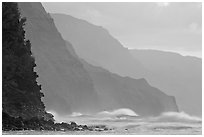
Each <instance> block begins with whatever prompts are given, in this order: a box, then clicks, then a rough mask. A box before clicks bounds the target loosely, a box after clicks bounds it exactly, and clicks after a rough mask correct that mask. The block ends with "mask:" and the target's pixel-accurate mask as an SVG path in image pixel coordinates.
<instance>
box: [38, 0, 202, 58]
mask: <svg viewBox="0 0 204 137" xmlns="http://www.w3.org/2000/svg"><path fill="white" fill-rule="evenodd" d="M42 4H43V6H44V7H45V9H46V11H47V12H49V13H64V14H67V15H71V16H73V17H76V18H80V19H84V20H86V21H88V22H90V23H92V24H95V25H98V26H102V27H103V28H106V29H107V30H108V31H109V33H110V34H111V35H112V36H113V37H115V38H116V39H118V40H119V41H120V42H121V43H122V44H123V46H124V47H127V48H129V49H135V48H136V49H156V50H164V51H172V52H177V53H180V54H182V55H190V56H197V57H202V3H198V2H186V3H184V2H174V3H173V2H163V3H162V2H145V3H142V2H133V3H130V2H128V3H124V2H123V3H120V2H108V3H100V2H96V3H91V2H87V3H83V2H76V3H75V2H66V3H65V2H59V3H52V2H49V3H42Z"/></svg>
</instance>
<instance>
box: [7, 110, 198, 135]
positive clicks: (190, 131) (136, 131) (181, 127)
mask: <svg viewBox="0 0 204 137" xmlns="http://www.w3.org/2000/svg"><path fill="white" fill-rule="evenodd" d="M50 112H51V113H52V114H54V118H55V120H56V122H68V123H69V122H71V121H74V122H76V123H77V124H80V125H87V126H95V125H105V126H107V127H108V128H109V129H110V130H107V131H66V132H63V131H9V132H3V134H5V135H6V134H15V135H21V134H22V135H25V134H27V135H89V134H90V135H202V118H200V117H196V116H190V115H188V114H186V113H185V112H165V113H162V114H161V115H159V116H156V117H155V116H152V117H151V116H148V117H144V116H139V115H138V114H136V113H135V112H134V111H132V110H131V109H128V108H121V109H116V110H112V111H102V112H99V113H97V114H92V115H90V114H82V113H79V112H74V113H72V114H71V115H67V116H63V117H61V116H59V115H58V114H57V113H55V112H53V111H50Z"/></svg>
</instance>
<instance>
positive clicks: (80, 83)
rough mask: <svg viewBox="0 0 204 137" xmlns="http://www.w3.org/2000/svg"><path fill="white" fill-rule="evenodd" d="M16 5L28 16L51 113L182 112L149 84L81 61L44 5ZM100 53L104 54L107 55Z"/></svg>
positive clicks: (27, 27) (39, 79) (28, 28)
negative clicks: (126, 109) (119, 109)
mask: <svg viewBox="0 0 204 137" xmlns="http://www.w3.org/2000/svg"><path fill="white" fill-rule="evenodd" d="M18 4H19V7H20V11H21V14H22V16H23V17H26V18H27V23H26V26H25V29H26V37H27V38H28V39H30V41H31V44H32V49H31V50H32V52H33V56H34V57H35V60H36V64H37V67H36V71H37V73H38V74H39V78H38V82H39V83H40V84H41V85H42V92H43V93H44V94H45V97H44V99H43V101H44V103H45V106H46V109H47V110H50V111H51V110H52V111H55V112H56V113H58V114H60V115H67V114H71V113H72V112H80V113H96V112H99V111H103V110H104V109H105V110H112V109H117V108H122V107H126V108H130V109H132V110H134V111H135V112H136V113H138V114H140V115H158V114H160V113H162V112H164V111H178V108H177V105H176V102H175V99H174V98H173V97H171V96H167V95H166V94H164V93H162V92H161V91H160V90H158V89H156V88H154V87H152V86H150V85H149V84H148V83H147V81H146V80H144V79H138V80H137V79H132V78H128V77H121V76H118V75H116V74H113V73H111V72H108V71H107V70H105V69H102V68H100V67H95V66H93V65H90V64H89V63H87V62H85V61H83V60H82V59H80V58H78V56H77V55H76V54H74V51H75V49H73V47H72V45H73V46H75V45H74V43H72V42H71V43H72V44H70V43H69V42H65V41H64V40H63V39H62V36H61V35H60V33H59V32H58V30H57V29H56V27H55V24H54V21H53V19H52V18H51V17H50V15H49V14H47V13H46V11H45V10H44V8H43V6H42V5H41V4H40V3H18ZM73 28H75V27H73ZM85 49H86V50H90V49H89V48H85ZM127 52H128V51H127ZM100 54H101V55H103V56H104V57H105V56H106V54H104V53H103V52H101V53H100ZM121 55H122V54H121ZM128 56H129V55H128ZM93 59H94V58H93ZM133 61H134V60H133ZM107 62H108V60H107ZM118 63H120V62H118ZM104 64H105V62H104ZM107 64H108V63H107ZM109 65H110V63H109ZM112 65H114V64H112ZM116 66H117V65H116ZM124 68H125V66H124Z"/></svg>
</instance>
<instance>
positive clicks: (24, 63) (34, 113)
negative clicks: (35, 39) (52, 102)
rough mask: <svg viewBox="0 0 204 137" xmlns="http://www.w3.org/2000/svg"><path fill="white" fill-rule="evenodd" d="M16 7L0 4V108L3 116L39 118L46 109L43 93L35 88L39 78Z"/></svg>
mask: <svg viewBox="0 0 204 137" xmlns="http://www.w3.org/2000/svg"><path fill="white" fill-rule="evenodd" d="M25 21H26V19H25V18H21V16H20V13H19V11H18V5H17V3H12V2H3V3H2V107H3V112H4V113H7V114H9V115H10V116H13V117H22V118H24V119H27V118H31V117H41V116H43V115H44V114H45V106H44V104H43V102H42V101H41V97H42V96H43V93H41V92H40V90H41V86H40V85H38V84H37V82H36V78H37V77H38V75H37V74H36V72H34V67H35V66H36V64H35V60H34V58H33V57H32V53H31V44H30V41H29V40H25V31H24V28H23V26H24V24H25Z"/></svg>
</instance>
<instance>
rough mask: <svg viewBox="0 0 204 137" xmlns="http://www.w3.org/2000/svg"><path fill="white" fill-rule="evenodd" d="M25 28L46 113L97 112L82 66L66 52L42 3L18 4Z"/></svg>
mask: <svg viewBox="0 0 204 137" xmlns="http://www.w3.org/2000/svg"><path fill="white" fill-rule="evenodd" d="M18 4H19V7H20V11H21V14H22V16H23V17H26V18H27V23H26V25H25V29H26V37H27V38H28V39H30V41H31V43H32V45H33V46H32V52H33V56H34V57H35V60H36V64H37V67H36V71H37V73H38V74H39V78H38V82H39V83H40V84H41V85H42V91H43V93H44V95H45V97H44V99H43V101H44V103H45V106H46V110H48V111H49V110H52V111H55V112H57V113H59V114H69V113H71V112H73V111H84V112H86V111H87V112H92V111H95V110H97V108H98V106H97V94H96V92H95V89H94V86H93V83H92V79H91V78H90V77H89V74H88V73H87V71H86V70H85V69H84V68H83V64H82V63H81V62H80V61H79V60H78V59H77V58H75V57H73V56H72V55H71V54H70V53H69V51H68V50H67V49H66V45H65V42H64V40H63V39H62V37H61V35H60V33H59V32H58V31H57V29H56V27H55V25H54V22H53V19H52V18H51V17H50V15H49V14H47V13H46V11H45V10H44V8H43V7H42V5H41V3H18Z"/></svg>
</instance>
